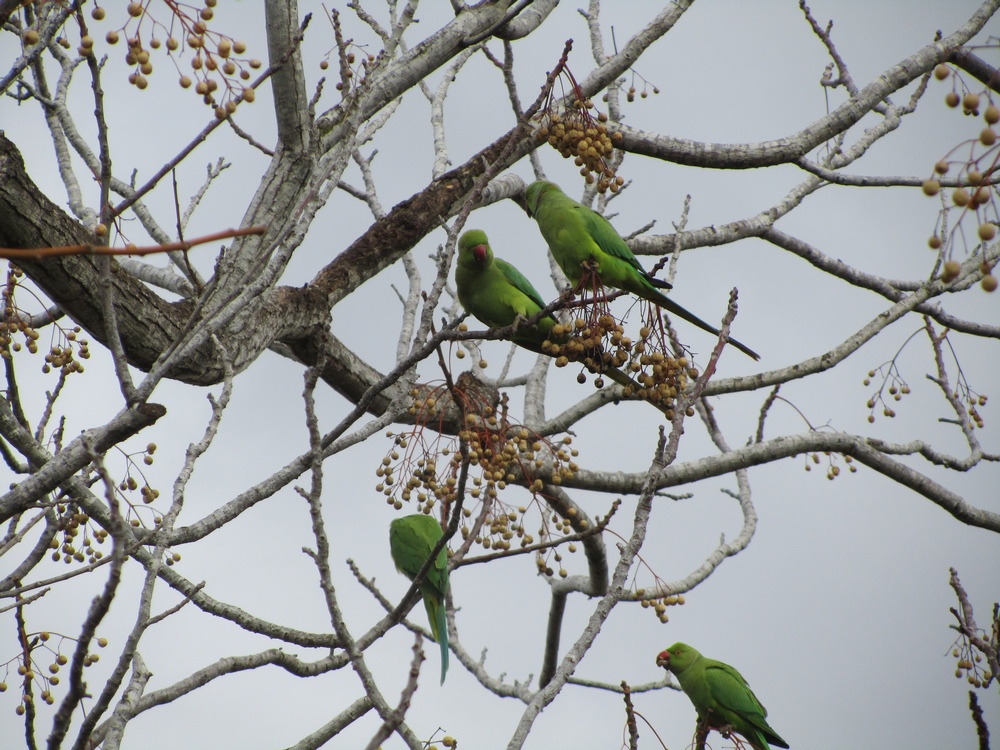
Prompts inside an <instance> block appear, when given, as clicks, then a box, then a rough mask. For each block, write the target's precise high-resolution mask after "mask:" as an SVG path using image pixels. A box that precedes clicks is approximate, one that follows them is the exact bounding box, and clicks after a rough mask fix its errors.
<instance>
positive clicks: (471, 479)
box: [375, 386, 578, 550]
mask: <svg viewBox="0 0 1000 750" xmlns="http://www.w3.org/2000/svg"><path fill="white" fill-rule="evenodd" d="M434 393H436V396H435V395H433V394H434ZM411 395H412V396H413V397H414V398H415V399H416V400H415V402H414V406H413V408H414V409H415V410H416V412H417V419H416V420H415V422H416V424H415V426H414V427H413V429H412V430H410V431H408V432H406V433H403V434H396V433H393V432H389V433H387V437H389V438H391V439H392V441H393V444H392V447H391V448H390V449H389V451H388V452H387V453H386V455H385V457H383V459H382V461H381V463H380V465H379V467H378V468H377V469H376V471H375V474H376V477H377V478H378V482H377V484H376V485H375V489H376V491H377V492H380V493H381V494H383V495H384V496H385V498H386V502H387V503H389V504H390V505H392V506H393V507H395V508H396V509H397V510H400V509H402V507H403V503H405V502H416V504H417V510H419V511H421V512H423V513H431V512H432V510H433V509H434V508H435V506H436V505H437V504H439V503H440V504H443V505H445V506H446V507H447V506H449V505H451V504H452V503H454V502H455V501H456V500H457V498H458V491H459V483H460V477H461V475H462V472H463V467H467V482H466V493H467V495H468V497H469V498H471V499H472V500H474V501H475V502H476V503H477V504H478V506H479V507H480V509H482V508H487V509H488V513H487V516H486V519H485V522H484V525H483V526H482V527H481V528H479V529H478V530H475V531H474V529H473V528H472V527H471V526H469V525H468V521H466V520H464V519H473V518H478V517H479V512H477V510H476V509H475V508H474V507H463V517H464V519H463V524H462V527H461V528H460V531H461V533H462V536H463V538H468V537H469V535H470V534H473V533H474V534H475V543H476V544H479V545H480V546H482V547H484V548H485V549H494V550H505V549H510V546H511V545H510V543H511V540H513V539H515V538H518V539H520V540H521V544H522V546H523V545H527V544H531V543H532V542H533V541H534V540H533V538H532V537H531V535H530V534H527V533H526V531H525V527H524V525H523V523H522V522H521V521H520V520H519V515H518V513H515V512H514V509H513V508H511V507H509V506H507V505H506V504H504V503H503V502H502V501H501V498H500V493H501V492H502V491H503V490H505V489H506V488H507V487H508V486H509V485H511V484H515V483H517V484H519V485H523V486H525V487H527V489H528V490H529V492H531V493H532V494H533V495H537V494H538V493H540V492H542V491H543V489H544V486H545V483H546V482H551V483H552V484H557V485H558V484H561V483H562V482H563V481H564V480H566V479H569V478H571V477H572V476H573V474H574V473H575V472H576V471H577V469H578V467H577V465H576V463H575V461H574V460H573V459H574V458H575V457H576V455H577V452H576V450H575V449H573V448H570V445H571V443H572V438H571V437H569V436H565V437H563V438H562V439H561V440H559V441H556V442H553V441H551V440H549V439H547V438H543V437H541V436H538V435H536V434H534V433H533V432H532V431H531V430H529V429H527V428H526V427H524V426H522V425H519V424H516V423H514V422H512V421H511V420H510V419H509V418H508V417H507V415H506V413H505V412H497V411H496V410H495V409H494V408H493V407H492V406H491V405H489V404H479V403H475V402H473V401H471V400H470V401H467V402H466V403H465V404H464V406H463V408H464V410H465V417H464V427H463V429H462V430H460V431H459V433H458V435H456V436H454V437H449V436H445V435H442V434H440V433H439V432H436V431H434V430H428V429H427V427H428V425H429V424H430V423H431V421H432V417H433V416H434V415H435V414H436V409H437V408H438V401H439V399H440V398H441V397H442V396H445V395H446V394H445V392H444V386H441V390H439V391H437V392H432V395H431V396H426V397H423V398H418V397H419V392H418V391H416V390H414V391H413V392H412V393H411ZM428 433H430V437H428ZM542 477H544V479H543V478H542ZM525 512H527V508H525V509H523V510H522V511H520V515H521V516H523V515H524V513H525Z"/></svg>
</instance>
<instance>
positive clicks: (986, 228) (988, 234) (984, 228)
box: [979, 224, 997, 241]
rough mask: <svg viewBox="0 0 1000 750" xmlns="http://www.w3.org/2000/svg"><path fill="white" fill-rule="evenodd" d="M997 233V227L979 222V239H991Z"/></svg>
mask: <svg viewBox="0 0 1000 750" xmlns="http://www.w3.org/2000/svg"><path fill="white" fill-rule="evenodd" d="M996 233H997V228H996V226H994V225H993V224H980V225H979V239H981V240H985V241H989V240H992V239H993V237H994V235H996Z"/></svg>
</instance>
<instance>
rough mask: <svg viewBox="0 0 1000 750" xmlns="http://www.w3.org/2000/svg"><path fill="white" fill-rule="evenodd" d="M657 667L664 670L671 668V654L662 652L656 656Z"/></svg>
mask: <svg viewBox="0 0 1000 750" xmlns="http://www.w3.org/2000/svg"><path fill="white" fill-rule="evenodd" d="M656 666H658V667H663V668H664V669H669V668H670V652H669V651H661V652H660V653H658V654H657V655H656Z"/></svg>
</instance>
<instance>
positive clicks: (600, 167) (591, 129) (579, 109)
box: [535, 99, 625, 193]
mask: <svg viewBox="0 0 1000 750" xmlns="http://www.w3.org/2000/svg"><path fill="white" fill-rule="evenodd" d="M593 107H594V103H593V102H592V101H591V100H590V99H584V100H582V101H581V100H579V99H577V100H575V101H574V102H573V106H572V108H571V109H570V110H569V112H568V113H567V114H565V115H560V114H559V113H558V112H546V113H544V114H543V116H542V117H543V121H542V125H541V127H540V128H539V129H538V132H537V133H536V136H535V137H536V138H537V139H538V140H539V141H548V143H549V145H550V146H552V147H553V148H554V149H556V151H558V152H559V153H560V154H562V155H563V157H564V158H566V159H573V163H574V164H576V166H578V167H580V174H581V175H583V177H584V179H585V180H586V181H587V184H588V185H593V184H594V183H595V182H596V183H597V191H598V192H599V193H606V192H607V191H608V190H610V191H611V192H612V193H617V192H618V190H619V189H620V188H621V186H622V185H623V184H625V180H624V178H622V177H617V176H615V170H614V168H613V167H611V165H610V164H609V162H608V159H610V157H611V155H612V153H614V150H615V147H614V143H615V142H616V141H620V140H621V138H622V135H621V133H612V134H610V135H609V134H608V128H607V126H606V125H605V124H604V123H606V122H607V120H608V116H607V115H606V114H604V113H603V112H601V113H599V114H598V115H597V119H594V117H593V115H591V114H590V111H589V110H591V109H593Z"/></svg>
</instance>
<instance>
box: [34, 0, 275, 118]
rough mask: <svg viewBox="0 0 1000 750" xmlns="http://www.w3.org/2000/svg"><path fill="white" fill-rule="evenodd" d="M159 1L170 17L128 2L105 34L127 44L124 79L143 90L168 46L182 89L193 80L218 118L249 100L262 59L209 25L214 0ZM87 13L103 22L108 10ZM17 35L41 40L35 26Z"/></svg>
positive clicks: (84, 43) (84, 48)
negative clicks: (184, 58)
mask: <svg viewBox="0 0 1000 750" xmlns="http://www.w3.org/2000/svg"><path fill="white" fill-rule="evenodd" d="M163 2H164V5H166V6H167V9H168V11H169V18H167V19H164V20H160V19H158V18H157V17H156V16H155V15H154V13H153V12H152V10H151V6H152V3H151V2H150V0H145V1H144V2H130V3H128V4H127V5H126V6H125V12H126V13H127V15H128V18H127V19H126V20H125V22H124V23H123V24H122V25H121V26H119V27H117V28H114V29H111V30H110V31H108V32H107V33H106V34H105V36H104V41H105V42H106V43H107V44H108V45H116V44H118V43H119V42H120V41H121V40H122V39H123V38H124V39H125V41H126V43H127V46H128V50H127V51H126V53H125V63H126V65H128V66H129V68H130V69H131V72H130V73H129V75H128V82H129V83H130V84H131V85H133V86H135V87H136V88H137V89H140V90H143V89H146V88H147V87H148V86H149V83H150V77H151V76H152V75H153V71H154V69H155V66H154V55H155V54H156V53H157V51H159V50H160V49H161V48H166V53H167V56H168V57H169V58H170V60H171V62H172V63H173V65H174V67H175V68H176V69H177V72H178V73H180V81H179V83H180V86H181V88H184V89H187V88H190V87H191V86H192V85H193V86H194V90H195V93H197V94H199V95H201V97H202V100H203V101H204V103H205V104H206V105H208V106H210V107H212V108H213V109H214V110H215V116H216V117H218V118H219V119H224V118H225V117H227V116H229V115H231V114H232V113H233V112H235V111H236V107H237V105H238V104H239V103H240V102H241V101H245V102H252V101H253V100H254V99H255V98H256V92H255V90H254V89H253V87H251V86H248V85H246V82H247V81H249V80H250V77H251V73H250V71H251V70H257V69H259V68H261V66H262V63H261V61H260V60H258V59H256V58H247V57H244V53H246V51H247V45H246V43H245V42H242V41H239V40H235V39H233V38H232V37H230V36H228V35H227V34H225V33H223V32H220V31H216V30H215V29H212V28H210V26H209V24H210V22H211V21H212V19H213V18H214V17H215V7H216V5H217V4H218V0H204V5H203V6H201V7H196V6H193V5H188V4H185V3H180V2H177V1H176V0H163ZM90 17H91V18H92V19H93V20H94V21H98V22H100V21H104V20H105V18H106V17H107V12H106V10H105V9H104V8H103V7H100V6H96V7H94V8H93V9H91V12H90ZM80 26H81V29H83V31H82V33H81V37H80V44H79V47H78V49H77V51H78V52H79V54H80V55H83V56H86V55H90V54H94V53H95V51H96V50H95V44H96V42H95V40H94V37H93V36H91V35H90V34H89V33H87V31H86V24H85V23H83V21H82V19H81V22H80ZM21 38H22V40H23V42H24V44H25V45H28V46H30V45H34V44H38V43H40V41H41V37H40V35H39V33H38V30H37V29H34V28H28V29H25V30H24V31H23V32H22V35H21ZM56 41H57V42H58V43H59V44H60V45H61V46H62V47H64V48H65V49H69V48H70V47H71V46H72V45H71V43H70V41H69V40H68V39H67V38H65V37H60V38H58V39H57V40H56ZM186 53H191V55H192V56H191V58H190V60H189V61H188V62H187V63H183V62H181V60H180V59H179V58H180V56H181V55H184V54H186Z"/></svg>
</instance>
